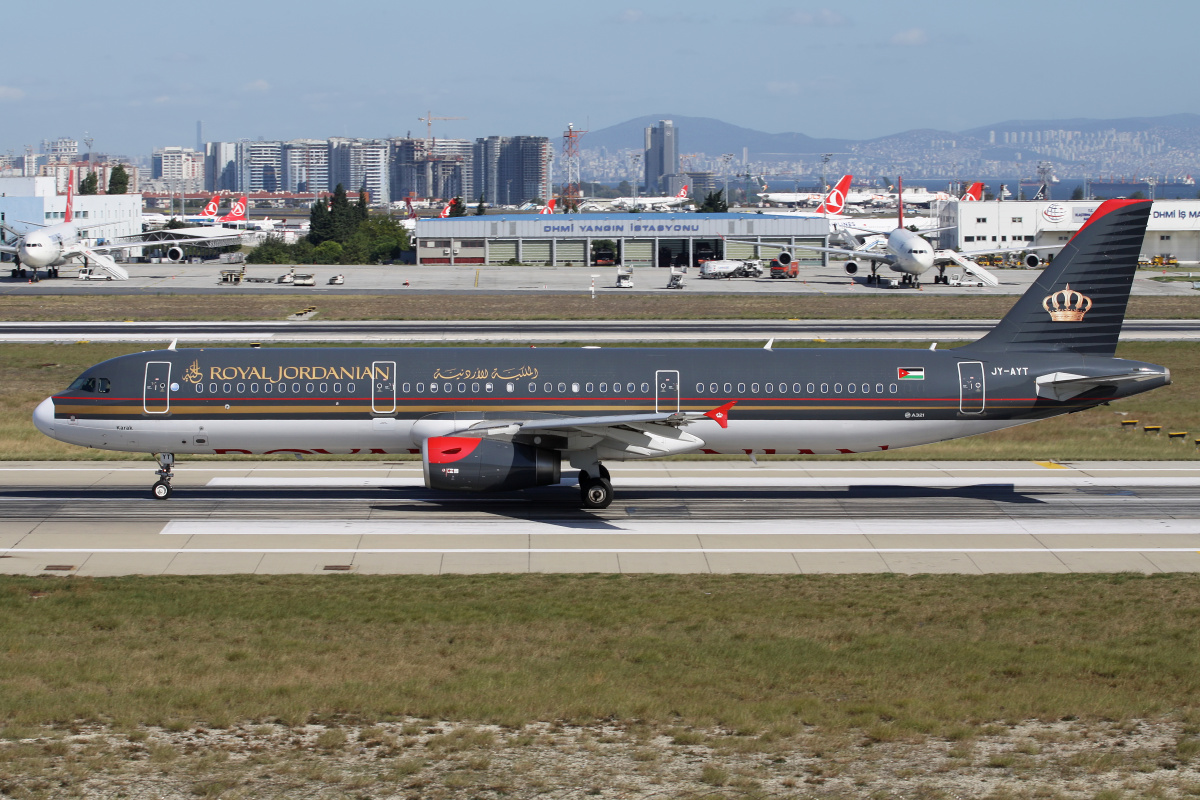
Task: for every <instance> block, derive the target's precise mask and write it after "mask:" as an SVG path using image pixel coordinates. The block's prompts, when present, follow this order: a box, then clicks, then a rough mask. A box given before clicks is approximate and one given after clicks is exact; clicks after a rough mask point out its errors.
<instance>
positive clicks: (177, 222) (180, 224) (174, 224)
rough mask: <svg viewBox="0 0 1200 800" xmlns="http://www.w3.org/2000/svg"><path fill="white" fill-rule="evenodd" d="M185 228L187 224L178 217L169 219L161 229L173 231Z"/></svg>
mask: <svg viewBox="0 0 1200 800" xmlns="http://www.w3.org/2000/svg"><path fill="white" fill-rule="evenodd" d="M186 227H187V223H186V222H184V221H183V220H181V219H180V218H179V217H171V219H169V220H167V224H166V225H164V226H163V229H164V230H168V231H173V230H176V229H178V228H186Z"/></svg>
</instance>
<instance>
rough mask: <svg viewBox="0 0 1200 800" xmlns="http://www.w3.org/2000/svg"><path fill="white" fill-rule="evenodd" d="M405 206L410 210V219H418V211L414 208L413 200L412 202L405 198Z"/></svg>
mask: <svg viewBox="0 0 1200 800" xmlns="http://www.w3.org/2000/svg"><path fill="white" fill-rule="evenodd" d="M404 206H405V208H407V209H408V218H409V219H416V218H417V210H416V209H415V208H413V204H412V200H410V199H409V198H407V197H406V198H404Z"/></svg>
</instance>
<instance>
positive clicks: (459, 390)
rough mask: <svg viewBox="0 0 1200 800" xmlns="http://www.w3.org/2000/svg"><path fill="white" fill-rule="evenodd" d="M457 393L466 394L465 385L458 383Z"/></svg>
mask: <svg viewBox="0 0 1200 800" xmlns="http://www.w3.org/2000/svg"><path fill="white" fill-rule="evenodd" d="M458 393H459V394H466V393H467V385H466V384H465V383H460V384H459V385H458Z"/></svg>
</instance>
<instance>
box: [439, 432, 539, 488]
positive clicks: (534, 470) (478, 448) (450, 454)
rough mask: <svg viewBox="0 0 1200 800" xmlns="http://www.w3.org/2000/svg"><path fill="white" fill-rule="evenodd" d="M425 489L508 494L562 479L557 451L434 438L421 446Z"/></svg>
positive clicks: (531, 446)
mask: <svg viewBox="0 0 1200 800" xmlns="http://www.w3.org/2000/svg"><path fill="white" fill-rule="evenodd" d="M421 461H422V467H423V469H424V472H425V486H426V487H428V488H430V489H450V490H455V491H467V492H508V491H514V490H517V489H530V488H532V487H534V486H549V485H552V484H555V483H558V481H559V479H560V478H561V477H562V457H561V456H560V455H559V453H558V451H557V450H547V449H545V448H541V447H534V446H533V445H528V444H517V443H515V442H502V441H497V440H495V439H475V438H471V437H467V436H433V437H430V438H428V439H426V440H425V442H424V444H422V445H421Z"/></svg>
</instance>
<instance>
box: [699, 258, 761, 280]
mask: <svg viewBox="0 0 1200 800" xmlns="http://www.w3.org/2000/svg"><path fill="white" fill-rule="evenodd" d="M762 274H763V269H762V265H761V264H759V263H758V262H757V261H735V260H731V259H712V260H711V261H704V262H702V263H701V264H700V277H701V278H709V279H715V278H757V277H760V276H761V275H762Z"/></svg>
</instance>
